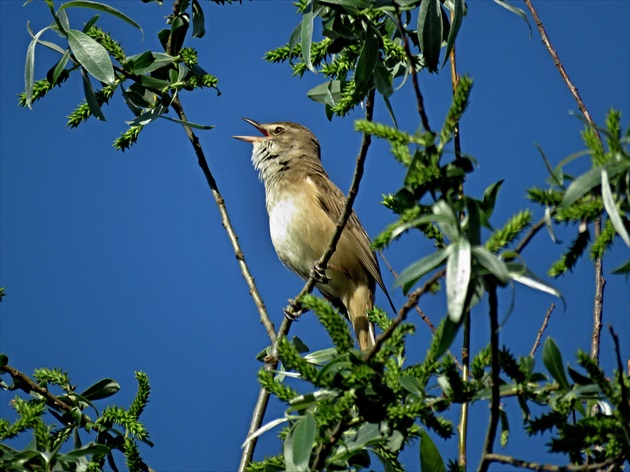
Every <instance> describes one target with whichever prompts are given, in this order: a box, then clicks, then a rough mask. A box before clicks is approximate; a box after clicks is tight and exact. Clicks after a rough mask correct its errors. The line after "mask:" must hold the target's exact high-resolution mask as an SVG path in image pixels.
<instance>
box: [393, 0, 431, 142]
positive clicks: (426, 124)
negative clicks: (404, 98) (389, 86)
mask: <svg viewBox="0 0 630 472" xmlns="http://www.w3.org/2000/svg"><path fill="white" fill-rule="evenodd" d="M392 3H393V5H394V8H395V10H396V19H397V20H398V30H399V31H400V35H401V36H402V40H403V46H404V48H405V54H406V55H407V61H409V68H410V69H411V82H412V83H413V90H414V92H415V94H416V103H417V106H418V114H419V115H420V119H421V120H422V126H423V127H424V130H425V131H426V132H427V133H432V132H433V131H431V126H429V117H428V116H427V112H426V110H425V109H424V99H423V98H422V93H421V92H420V83H419V82H418V74H417V71H416V65H415V57H414V55H413V53H412V52H411V46H410V45H409V38H408V37H407V32H406V30H405V26H404V25H403V22H402V17H401V13H400V7H399V6H398V2H395V1H392Z"/></svg>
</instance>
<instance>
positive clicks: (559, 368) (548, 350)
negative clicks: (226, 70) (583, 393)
mask: <svg viewBox="0 0 630 472" xmlns="http://www.w3.org/2000/svg"><path fill="white" fill-rule="evenodd" d="M542 357H543V363H544V364H545V367H546V368H547V370H548V371H549V373H550V374H551V376H552V377H553V378H554V379H555V380H556V382H558V384H560V386H561V387H562V388H563V389H564V390H569V389H570V388H571V386H570V385H569V380H568V379H567V374H566V373H565V371H564V362H563V361H562V354H561V353H560V350H559V349H558V346H557V345H556V342H555V341H554V340H553V338H547V340H546V341H545V345H544V347H543V356H542Z"/></svg>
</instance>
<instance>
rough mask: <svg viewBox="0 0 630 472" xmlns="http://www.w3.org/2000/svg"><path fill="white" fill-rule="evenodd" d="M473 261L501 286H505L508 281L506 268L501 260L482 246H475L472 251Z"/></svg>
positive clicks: (508, 276) (508, 275)
mask: <svg viewBox="0 0 630 472" xmlns="http://www.w3.org/2000/svg"><path fill="white" fill-rule="evenodd" d="M472 253H473V255H474V256H475V261H476V262H477V263H478V264H479V265H480V266H482V267H484V268H485V269H486V270H487V271H488V272H490V273H491V274H492V275H494V276H495V277H496V278H497V279H498V280H499V282H500V283H501V284H504V285H505V284H507V283H508V282H509V281H510V274H509V272H508V268H507V266H506V265H505V262H503V261H502V260H501V259H499V258H498V257H497V256H496V255H494V254H492V253H491V252H490V251H488V250H487V249H486V248H485V247H483V246H475V247H474V248H473V249H472Z"/></svg>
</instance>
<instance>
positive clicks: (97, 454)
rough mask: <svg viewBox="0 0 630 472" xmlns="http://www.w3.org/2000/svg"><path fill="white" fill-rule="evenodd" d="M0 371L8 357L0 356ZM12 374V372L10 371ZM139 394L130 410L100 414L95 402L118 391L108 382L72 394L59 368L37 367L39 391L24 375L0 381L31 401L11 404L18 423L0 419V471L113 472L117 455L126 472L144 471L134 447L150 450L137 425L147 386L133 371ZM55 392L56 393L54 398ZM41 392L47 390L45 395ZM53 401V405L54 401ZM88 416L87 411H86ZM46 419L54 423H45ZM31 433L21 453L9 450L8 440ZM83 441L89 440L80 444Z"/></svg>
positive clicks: (111, 408) (113, 409) (113, 408)
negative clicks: (141, 445) (105, 470)
mask: <svg viewBox="0 0 630 472" xmlns="http://www.w3.org/2000/svg"><path fill="white" fill-rule="evenodd" d="M0 357H1V358H2V366H1V367H0V373H2V374H8V373H9V371H8V370H7V369H5V366H7V363H8V358H7V356H5V355H0ZM12 372H13V371H12ZM135 376H136V380H137V382H138V392H137V393H136V396H135V398H134V400H133V402H132V404H131V405H130V407H129V408H123V407H120V406H107V407H105V409H104V410H103V411H102V412H99V410H98V408H97V407H96V405H95V403H94V402H96V401H98V400H103V399H105V398H109V397H111V396H112V395H114V394H116V393H117V392H118V391H119V390H120V386H119V384H118V383H117V382H116V381H115V380H112V379H103V380H101V381H99V382H97V383H95V384H94V385H92V386H90V387H88V388H87V389H85V390H83V391H82V392H81V393H78V392H77V391H76V387H75V386H74V385H72V383H71V381H70V378H69V376H68V374H67V373H66V372H63V371H61V370H59V369H47V368H41V369H37V370H36V371H35V372H34V374H33V379H34V380H30V381H29V382H34V383H36V384H37V385H38V386H39V387H41V390H38V391H36V390H33V389H32V388H31V386H30V384H28V383H26V381H25V380H24V377H21V376H13V375H12V380H13V382H12V384H11V385H9V384H7V383H5V382H4V381H0V387H1V388H2V389H4V390H17V389H20V390H23V391H25V392H29V393H30V397H31V398H30V399H25V398H22V397H20V396H16V397H15V398H14V399H13V400H12V401H11V403H10V405H11V407H12V408H13V409H14V410H15V411H16V413H17V419H16V420H15V421H14V422H10V421H8V420H6V419H2V418H0V441H2V443H0V469H2V470H6V471H18V470H20V471H21V470H102V468H103V466H104V465H105V463H106V462H107V464H108V465H109V467H110V468H112V469H113V470H118V468H117V466H116V460H115V452H116V451H118V453H120V454H122V456H123V457H124V460H125V465H126V467H127V468H128V469H129V470H130V471H146V470H148V467H147V465H146V464H145V463H144V461H143V460H142V457H141V455H140V450H139V443H140V442H142V443H145V444H148V445H149V446H153V444H152V443H151V441H150V440H149V434H148V432H147V431H146V429H145V428H144V426H143V425H142V423H141V422H140V415H141V413H142V411H143V410H144V408H145V407H146V404H147V403H148V401H149V394H150V386H149V381H148V378H147V376H146V374H145V373H143V372H136V374H135ZM55 390H59V391H60V393H58V394H53V391H55ZM40 391H45V392H47V395H46V396H44V395H42V394H41V393H38V392H40ZM53 400H54V401H53ZM90 412H91V413H90ZM47 414H48V415H51V416H52V417H53V418H54V419H55V420H57V421H58V424H55V423H50V421H49V419H48V418H47V417H46V415H47ZM28 434H31V435H32V436H33V441H32V442H31V443H30V444H29V445H28V446H26V447H25V448H24V449H22V450H17V449H14V448H13V447H11V446H9V445H8V443H6V441H7V440H10V439H13V438H16V437H19V436H26V435H28ZM86 438H89V442H87V443H85V440H86Z"/></svg>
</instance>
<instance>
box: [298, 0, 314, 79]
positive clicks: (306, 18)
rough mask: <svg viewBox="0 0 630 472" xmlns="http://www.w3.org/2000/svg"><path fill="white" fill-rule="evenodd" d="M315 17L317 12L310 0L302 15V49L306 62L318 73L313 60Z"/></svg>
mask: <svg viewBox="0 0 630 472" xmlns="http://www.w3.org/2000/svg"><path fill="white" fill-rule="evenodd" d="M314 19H315V13H314V12H313V0H308V3H307V4H306V8H305V9H304V13H303V17H302V23H301V24H302V28H301V32H300V37H301V42H300V46H301V49H302V58H303V59H304V64H305V65H306V67H308V69H309V70H310V71H311V72H314V73H317V71H316V70H315V68H314V67H313V63H312V62H311V41H312V40H313V20H314Z"/></svg>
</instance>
